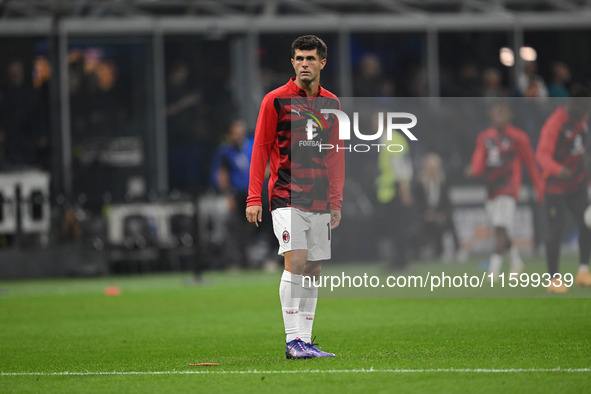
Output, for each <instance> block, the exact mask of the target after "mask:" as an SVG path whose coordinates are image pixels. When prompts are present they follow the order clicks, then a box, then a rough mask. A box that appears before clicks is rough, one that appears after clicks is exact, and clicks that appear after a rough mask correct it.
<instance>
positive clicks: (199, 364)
mask: <svg viewBox="0 0 591 394" xmlns="http://www.w3.org/2000/svg"><path fill="white" fill-rule="evenodd" d="M189 365H190V366H192V367H197V366H199V367H200V366H203V365H220V364H218V363H197V364H189Z"/></svg>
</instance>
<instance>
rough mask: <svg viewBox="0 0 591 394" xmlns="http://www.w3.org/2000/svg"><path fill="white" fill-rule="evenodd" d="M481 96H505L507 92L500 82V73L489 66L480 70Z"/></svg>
mask: <svg viewBox="0 0 591 394" xmlns="http://www.w3.org/2000/svg"><path fill="white" fill-rule="evenodd" d="M481 96H482V97H505V96H507V92H506V90H505V88H504V87H503V84H502V78H501V73H500V72H499V70H497V69H496V68H492V67H489V68H487V69H485V70H484V71H483V72H482V91H481Z"/></svg>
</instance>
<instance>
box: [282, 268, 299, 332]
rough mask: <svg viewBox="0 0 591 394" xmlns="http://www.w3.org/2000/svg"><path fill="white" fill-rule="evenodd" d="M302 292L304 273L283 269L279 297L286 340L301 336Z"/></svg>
mask: <svg viewBox="0 0 591 394" xmlns="http://www.w3.org/2000/svg"><path fill="white" fill-rule="evenodd" d="M301 294H302V275H295V274H292V273H291V272H289V271H283V275H281V283H280V284H279V298H280V300H281V309H282V311H283V324H284V326H285V341H286V342H290V341H292V340H294V339H296V338H297V337H298V336H299V306H300V297H301Z"/></svg>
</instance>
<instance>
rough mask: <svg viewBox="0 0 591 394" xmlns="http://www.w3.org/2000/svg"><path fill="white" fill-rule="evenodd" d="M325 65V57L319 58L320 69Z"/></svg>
mask: <svg viewBox="0 0 591 394" xmlns="http://www.w3.org/2000/svg"><path fill="white" fill-rule="evenodd" d="M325 65H326V58H324V59H322V60H320V69H321V70H322V69H323V68H324V66H325Z"/></svg>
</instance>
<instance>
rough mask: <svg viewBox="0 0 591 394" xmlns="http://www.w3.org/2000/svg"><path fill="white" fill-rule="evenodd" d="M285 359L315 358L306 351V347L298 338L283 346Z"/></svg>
mask: <svg viewBox="0 0 591 394" xmlns="http://www.w3.org/2000/svg"><path fill="white" fill-rule="evenodd" d="M285 357H287V358H289V359H299V358H312V357H317V356H315V355H314V354H312V353H311V352H310V351H309V350H308V345H307V344H306V343H305V342H304V341H302V340H301V339H300V338H296V339H294V340H293V341H290V342H287V344H286V345H285Z"/></svg>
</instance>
